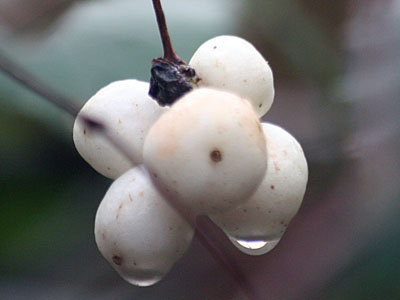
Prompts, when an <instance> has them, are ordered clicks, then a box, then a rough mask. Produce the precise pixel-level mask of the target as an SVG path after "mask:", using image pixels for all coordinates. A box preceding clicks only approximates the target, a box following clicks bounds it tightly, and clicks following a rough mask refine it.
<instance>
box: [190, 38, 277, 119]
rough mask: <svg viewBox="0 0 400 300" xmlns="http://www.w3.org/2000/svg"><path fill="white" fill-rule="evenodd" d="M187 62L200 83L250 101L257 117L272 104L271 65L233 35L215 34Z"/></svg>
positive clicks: (251, 46)
mask: <svg viewBox="0 0 400 300" xmlns="http://www.w3.org/2000/svg"><path fill="white" fill-rule="evenodd" d="M189 65H190V66H191V67H193V68H194V69H195V70H196V74H197V76H199V78H200V79H201V80H200V81H199V83H198V85H199V86H206V87H213V88H218V89H222V90H226V91H229V92H232V93H235V94H238V95H239V96H241V97H243V98H245V99H247V100H249V101H250V102H251V103H252V104H253V106H254V109H255V110H256V112H257V114H258V116H259V117H261V116H263V115H264V114H265V113H266V112H267V111H268V110H269V109H270V107H271V105H272V102H273V99H274V83H273V75H272V71H271V68H270V67H269V65H268V62H267V61H266V60H265V59H264V57H263V56H262V55H261V54H260V53H259V52H258V51H257V49H256V48H255V47H254V46H253V45H252V44H250V43H249V42H247V41H246V40H244V39H242V38H239V37H235V36H218V37H215V38H213V39H210V40H208V41H207V42H205V43H204V44H203V45H201V46H200V47H199V49H197V51H196V52H195V53H194V55H193V57H192V59H191V60H190V62H189Z"/></svg>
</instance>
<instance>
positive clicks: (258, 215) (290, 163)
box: [211, 123, 308, 248]
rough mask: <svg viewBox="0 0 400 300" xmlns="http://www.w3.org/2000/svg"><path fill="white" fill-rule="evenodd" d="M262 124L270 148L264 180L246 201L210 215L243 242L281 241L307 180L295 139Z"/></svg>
mask: <svg viewBox="0 0 400 300" xmlns="http://www.w3.org/2000/svg"><path fill="white" fill-rule="evenodd" d="M262 127H263V131H264V134H265V138H266V141H267V152H268V168H267V171H266V173H265V176H264V179H263V181H262V183H261V184H260V186H259V187H258V189H257V191H256V192H255V193H254V194H253V195H252V196H251V197H250V198H249V199H248V200H247V201H246V202H245V203H244V204H242V205H240V206H238V207H237V208H235V209H234V210H232V211H229V212H226V213H223V214H215V215H212V216H211V218H212V220H213V221H214V222H215V223H216V224H217V225H218V226H220V227H221V228H222V229H223V230H224V231H225V233H226V234H227V235H228V236H229V237H230V238H231V239H233V240H239V241H243V244H245V243H246V241H247V242H251V241H253V242H255V241H259V242H260V243H262V242H263V241H264V242H266V241H279V239H280V238H281V237H282V235H283V234H284V232H285V231H286V228H287V227H288V225H289V222H290V221H291V220H292V218H293V217H294V216H295V215H296V213H297V211H298V210H299V208H300V205H301V202H302V200H303V197H304V193H305V190H306V185H307V180H308V167H307V161H306V158H305V156H304V152H303V150H302V148H301V146H300V144H299V143H298V142H297V141H296V139H295V138H294V137H293V136H292V135H291V134H289V133H288V132H287V131H286V130H284V129H282V128H281V127H278V126H276V125H273V124H268V123H263V124H262ZM236 245H237V244H236ZM239 248H240V247H239Z"/></svg>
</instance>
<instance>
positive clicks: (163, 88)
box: [149, 57, 198, 106]
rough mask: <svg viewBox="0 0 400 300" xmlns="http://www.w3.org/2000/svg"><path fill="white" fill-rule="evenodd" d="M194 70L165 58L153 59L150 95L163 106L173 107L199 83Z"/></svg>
mask: <svg viewBox="0 0 400 300" xmlns="http://www.w3.org/2000/svg"><path fill="white" fill-rule="evenodd" d="M197 81H198V80H197V78H196V72H195V70H194V69H193V68H191V67H189V66H187V65H184V64H177V63H174V62H171V61H170V60H167V59H165V58H161V57H160V58H156V59H153V66H152V68H151V79H150V91H149V95H150V96H151V97H153V98H154V99H156V100H157V102H158V103H159V104H160V105H161V106H165V105H171V104H172V103H174V102H175V100H177V99H179V98H180V97H182V96H183V95H184V94H186V93H187V92H189V91H191V90H192V89H193V87H194V85H195V84H196V83H197Z"/></svg>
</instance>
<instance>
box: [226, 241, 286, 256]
mask: <svg viewBox="0 0 400 300" xmlns="http://www.w3.org/2000/svg"><path fill="white" fill-rule="evenodd" d="M229 239H230V240H231V242H232V243H233V245H235V247H236V248H238V249H239V250H240V251H242V252H243V253H246V254H248V255H263V254H265V253H268V252H270V251H271V250H272V249H274V248H275V246H276V245H278V243H279V241H280V239H276V240H270V241H263V240H254V241H250V240H241V239H235V238H234V237H229Z"/></svg>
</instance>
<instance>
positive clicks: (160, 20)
mask: <svg viewBox="0 0 400 300" xmlns="http://www.w3.org/2000/svg"><path fill="white" fill-rule="evenodd" d="M153 6H154V11H155V13H156V18H157V24H158V29H159V31H160V35H161V41H162V44H163V48H164V58H165V59H167V60H170V61H172V62H174V63H178V64H181V63H183V60H182V59H181V58H180V57H179V56H178V55H177V54H176V53H175V50H174V48H173V47H172V43H171V38H170V37H169V33H168V28H167V22H166V20H165V15H164V12H163V9H162V6H161V2H160V0H153Z"/></svg>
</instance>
